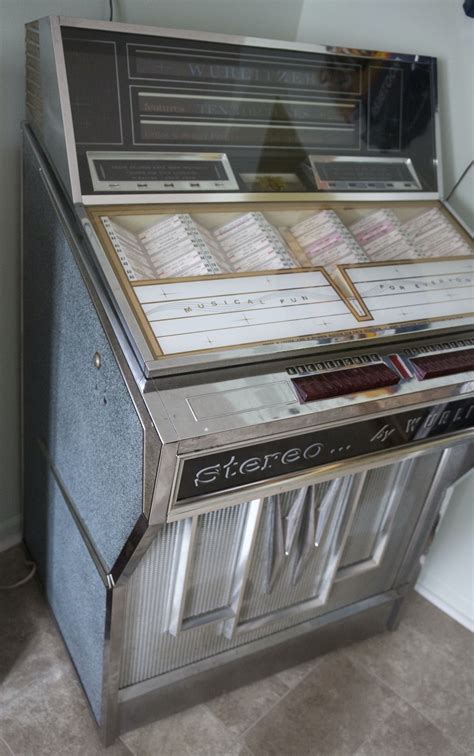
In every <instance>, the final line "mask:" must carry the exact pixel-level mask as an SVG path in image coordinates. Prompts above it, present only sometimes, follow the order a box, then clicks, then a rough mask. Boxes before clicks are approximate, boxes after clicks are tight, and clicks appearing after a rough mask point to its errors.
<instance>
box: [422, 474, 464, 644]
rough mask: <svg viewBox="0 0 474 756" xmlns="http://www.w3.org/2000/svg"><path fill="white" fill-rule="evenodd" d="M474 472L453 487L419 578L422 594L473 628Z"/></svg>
mask: <svg viewBox="0 0 474 756" xmlns="http://www.w3.org/2000/svg"><path fill="white" fill-rule="evenodd" d="M473 501H474V472H472V471H471V472H470V473H468V475H466V476H464V478H462V479H461V480H460V481H458V483H457V485H456V486H454V488H453V492H452V496H451V498H450V501H449V504H448V507H447V509H446V514H445V516H444V517H443V519H442V520H441V523H440V526H439V529H438V532H437V534H436V538H435V540H434V542H433V545H432V547H431V549H430V550H429V552H428V554H427V556H426V560H425V563H424V565H423V570H422V572H421V575H420V579H419V580H418V585H417V590H418V592H419V593H421V595H422V596H425V597H426V598H427V599H428V600H429V601H432V602H433V603H434V604H436V605H437V606H439V608H440V609H443V611H445V612H447V613H448V614H451V615H452V616H453V617H455V618H456V619H457V620H458V621H459V622H462V624H463V625H465V626H466V627H468V628H469V629H470V630H472V631H474V562H473V553H474V508H473V506H472V504H473Z"/></svg>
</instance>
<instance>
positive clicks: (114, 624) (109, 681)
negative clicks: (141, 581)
mask: <svg viewBox="0 0 474 756" xmlns="http://www.w3.org/2000/svg"><path fill="white" fill-rule="evenodd" d="M126 600H127V587H126V586H120V587H118V586H117V587H115V588H114V590H110V591H107V606H106V619H105V630H104V655H103V674H102V709H101V718H100V723H99V724H100V731H101V735H102V740H103V742H104V745H106V746H109V745H112V743H113V742H114V741H115V739H116V737H117V735H118V730H119V700H118V694H119V680H120V662H121V658H122V645H123V634H124V628H125V622H124V619H125V607H126Z"/></svg>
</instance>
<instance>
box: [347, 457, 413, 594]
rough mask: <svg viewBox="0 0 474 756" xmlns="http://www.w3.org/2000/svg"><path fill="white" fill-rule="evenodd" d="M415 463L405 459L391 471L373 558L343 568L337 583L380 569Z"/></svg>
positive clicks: (410, 459)
mask: <svg viewBox="0 0 474 756" xmlns="http://www.w3.org/2000/svg"><path fill="white" fill-rule="evenodd" d="M414 461H415V460H414V458H413V457H411V458H408V459H403V460H402V461H401V462H400V463H399V466H398V467H394V468H393V469H392V471H391V476H390V480H389V481H388V483H387V488H388V489H389V491H390V493H389V495H388V501H387V504H386V509H385V512H384V515H383V518H382V522H381V523H380V527H379V533H378V534H377V537H378V540H377V544H376V547H375V551H374V554H373V556H372V557H371V558H370V559H366V560H364V561H363V562H359V563H358V564H356V565H350V566H348V567H343V568H341V569H340V570H339V571H338V573H337V575H336V577H335V580H334V582H335V583H338V582H340V581H341V580H348V579H351V578H353V577H357V576H359V575H362V574H365V573H367V572H370V571H371V570H373V569H377V568H378V567H380V565H381V563H382V559H383V558H384V556H385V552H386V549H387V546H388V544H389V541H390V537H391V534H392V529H393V526H394V524H395V522H396V519H397V512H398V508H399V505H400V502H401V499H402V497H403V491H404V479H405V480H406V479H407V478H408V476H409V475H410V472H411V470H412V468H413V464H414Z"/></svg>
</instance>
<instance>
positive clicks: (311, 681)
mask: <svg viewBox="0 0 474 756" xmlns="http://www.w3.org/2000/svg"><path fill="white" fill-rule="evenodd" d="M22 569H23V565H22V551H21V548H20V547H17V548H14V549H10V550H9V551H7V552H4V553H2V554H0V583H4V582H5V581H7V580H11V581H13V580H14V579H18V577H19V576H20V574H21V572H22ZM473 688H474V636H473V635H472V634H471V633H469V632H468V631H467V630H465V629H464V628H463V627H461V626H460V625H458V624H457V623H455V622H454V621H453V620H451V619H450V618H449V617H447V616H446V615H444V614H442V613H441V612H440V611H438V610H437V609H435V608H434V607H433V606H432V605H431V604H429V603H428V602H426V601H425V600H424V599H422V598H420V597H419V596H417V595H416V594H413V596H411V597H410V600H409V605H408V609H407V613H406V616H405V619H404V622H403V623H402V625H401V626H400V629H399V630H398V631H397V632H395V633H385V634H383V635H379V636H377V637H374V638H371V639H370V640H367V641H364V642H362V643H358V644H354V645H352V646H349V647H347V648H345V649H343V650H341V651H338V652H335V653H331V654H328V655H327V656H324V657H320V658H319V659H317V660H315V661H314V662H309V663H306V664H304V665H301V666H300V667H296V668H293V669H289V670H286V671H285V672H280V673H279V674H276V675H274V676H273V677H270V678H267V679H265V680H262V681H260V682H258V683H255V684H253V685H250V686H247V687H246V688H242V689H240V690H238V691H234V692H232V693H227V694H225V695H223V696H221V697H220V698H216V699H214V700H213V701H211V702H210V703H207V704H206V705H204V704H203V705H199V706H196V707H194V708H193V709H190V710H188V711H186V712H184V713H181V714H179V715H176V716H173V717H169V718H167V719H165V720H162V721H160V722H156V723H155V724H152V725H148V726H146V727H143V728H141V729H139V730H135V731H134V732H130V733H127V734H126V735H123V736H122V738H121V739H120V740H118V741H117V742H116V744H115V745H114V746H112V747H111V748H109V749H107V751H105V749H103V747H102V746H101V744H100V741H99V738H98V736H97V732H96V729H95V725H94V723H93V721H92V718H91V715H90V713H89V709H88V707H87V704H86V702H85V700H84V697H83V693H82V690H81V688H80V685H79V683H78V681H77V679H76V676H75V673H74V671H73V669H72V666H71V663H70V661H69V658H68V656H67V653H66V651H65V648H64V645H63V643H62V640H61V638H60V636H59V635H58V632H57V630H56V626H55V624H54V622H53V620H52V618H51V615H50V613H49V610H48V608H47V606H46V604H45V602H44V600H43V597H42V595H41V591H40V589H39V587H38V584H37V583H36V582H35V581H33V582H31V583H29V584H27V585H25V586H24V587H22V588H20V589H18V590H16V591H14V592H13V591H12V592H0V756H12V755H13V756H46V754H47V755H48V756H96V754H102V753H105V752H106V753H108V754H110V756H130V754H133V755H134V756H267V755H268V756H270V755H273V756H309V755H313V754H314V755H324V756H345V755H346V754H347V755H349V754H352V755H354V756H405V755H406V756H419V755H420V754H423V755H424V754H426V756H461V755H462V754H464V755H465V754H474V709H473V701H474V690H473Z"/></svg>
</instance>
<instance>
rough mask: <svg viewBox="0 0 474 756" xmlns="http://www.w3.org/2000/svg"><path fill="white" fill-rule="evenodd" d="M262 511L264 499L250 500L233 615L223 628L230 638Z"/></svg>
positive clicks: (236, 582)
mask: <svg viewBox="0 0 474 756" xmlns="http://www.w3.org/2000/svg"><path fill="white" fill-rule="evenodd" d="M262 511H263V499H254V500H253V501H250V502H249V504H248V511H247V518H246V521H245V528H244V532H243V534H242V541H241V546H240V550H239V556H238V559H237V564H236V567H235V573H234V580H233V584H232V594H231V601H230V609H231V612H232V616H231V618H229V619H228V620H227V622H224V625H223V628H222V632H223V635H224V636H225V637H226V638H228V639H229V640H230V639H232V638H233V637H234V634H235V632H236V629H237V627H238V624H239V620H240V612H241V610H242V602H243V600H244V594H245V588H246V586H247V579H248V575H249V571H250V563H251V560H252V555H253V552H254V549H255V544H256V541H257V531H258V526H259V523H260V519H261V516H262Z"/></svg>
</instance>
